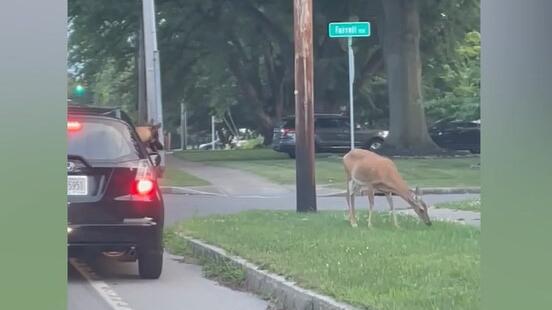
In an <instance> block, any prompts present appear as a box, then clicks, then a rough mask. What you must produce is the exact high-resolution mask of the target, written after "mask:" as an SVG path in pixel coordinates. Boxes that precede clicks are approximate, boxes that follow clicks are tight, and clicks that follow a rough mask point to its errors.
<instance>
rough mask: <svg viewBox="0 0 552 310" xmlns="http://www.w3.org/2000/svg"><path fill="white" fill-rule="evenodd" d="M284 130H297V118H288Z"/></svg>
mask: <svg viewBox="0 0 552 310" xmlns="http://www.w3.org/2000/svg"><path fill="white" fill-rule="evenodd" d="M282 127H283V128H287V129H293V128H295V118H288V119H285V120H284V124H283V125H282Z"/></svg>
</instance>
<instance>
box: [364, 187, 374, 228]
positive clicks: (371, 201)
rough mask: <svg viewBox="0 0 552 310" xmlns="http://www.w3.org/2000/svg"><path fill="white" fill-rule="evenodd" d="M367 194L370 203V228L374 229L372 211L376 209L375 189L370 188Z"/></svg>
mask: <svg viewBox="0 0 552 310" xmlns="http://www.w3.org/2000/svg"><path fill="white" fill-rule="evenodd" d="M366 193H367V194H368V202H369V208H368V227H370V228H371V227H372V209H373V208H374V189H373V188H369V189H368V190H366Z"/></svg>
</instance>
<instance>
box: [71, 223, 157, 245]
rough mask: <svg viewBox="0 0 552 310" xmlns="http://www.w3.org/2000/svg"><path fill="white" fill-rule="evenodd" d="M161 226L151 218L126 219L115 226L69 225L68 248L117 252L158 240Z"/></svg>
mask: <svg viewBox="0 0 552 310" xmlns="http://www.w3.org/2000/svg"><path fill="white" fill-rule="evenodd" d="M162 230H163V227H162V225H160V224H158V223H156V222H155V221H154V220H153V219H151V218H140V219H126V220H125V221H123V222H122V223H116V224H75V225H72V224H69V225H68V226H67V245H68V246H69V247H98V248H102V249H109V250H119V249H124V248H128V247H129V246H140V245H141V244H144V243H146V242H147V243H151V242H152V241H155V240H156V239H159V240H160V238H161V237H160V236H161V233H162Z"/></svg>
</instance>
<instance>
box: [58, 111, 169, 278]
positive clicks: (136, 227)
mask: <svg viewBox="0 0 552 310" xmlns="http://www.w3.org/2000/svg"><path fill="white" fill-rule="evenodd" d="M159 163H160V157H159V154H156V153H153V154H148V153H147V151H146V148H145V146H144V145H143V144H142V142H141V141H140V140H139V137H138V135H137V133H136V130H135V128H134V127H133V125H132V123H131V122H130V119H129V118H128V116H126V114H124V112H122V111H120V110H118V109H108V108H97V107H86V106H72V105H70V106H69V108H68V121H67V220H68V224H67V225H68V226H67V241H68V247H69V253H70V256H73V255H74V254H76V253H78V252H79V251H78V250H79V249H87V250H90V249H91V250H92V251H91V252H92V253H103V254H106V255H109V256H114V257H119V258H120V259H124V260H125V261H136V260H138V270H139V273H140V276H141V277H142V278H147V279H155V278H158V277H159V276H160V275H161V269H162V265H163V222H164V206H163V198H162V195H161V191H160V189H159V186H158V182H157V172H156V171H157V170H156V169H155V167H156V166H158V165H159ZM87 252H90V251H87Z"/></svg>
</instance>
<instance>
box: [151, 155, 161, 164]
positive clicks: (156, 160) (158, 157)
mask: <svg viewBox="0 0 552 310" xmlns="http://www.w3.org/2000/svg"><path fill="white" fill-rule="evenodd" d="M149 157H150V159H151V161H152V162H153V164H154V165H155V166H159V165H160V164H161V155H159V154H157V153H151V154H149Z"/></svg>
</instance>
